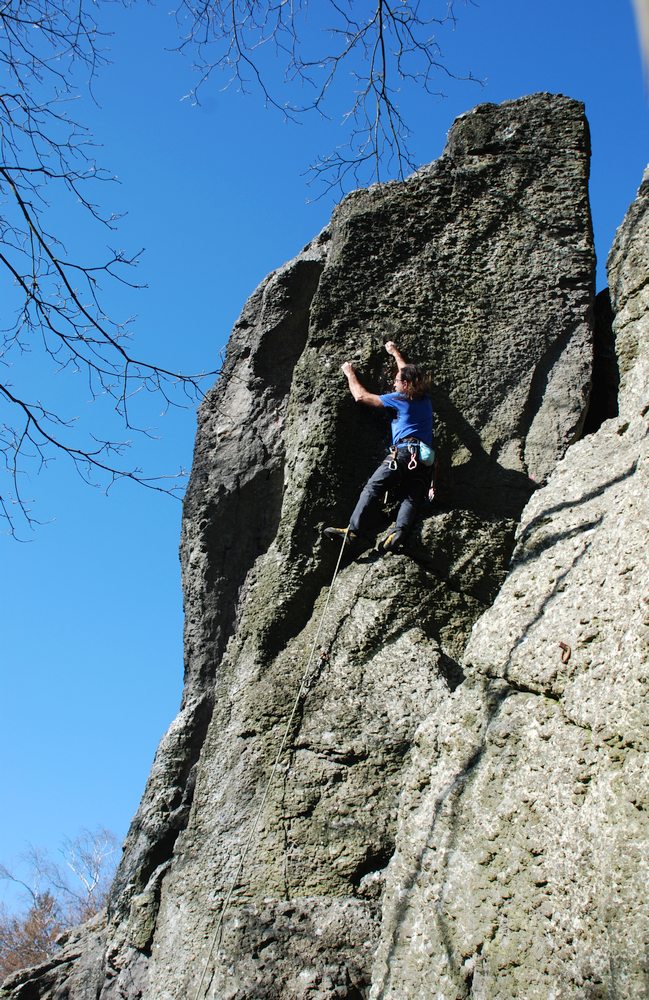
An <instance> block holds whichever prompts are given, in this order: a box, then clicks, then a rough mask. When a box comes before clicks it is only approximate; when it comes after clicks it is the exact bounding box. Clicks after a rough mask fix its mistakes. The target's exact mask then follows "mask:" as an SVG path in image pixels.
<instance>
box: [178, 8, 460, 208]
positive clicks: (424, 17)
mask: <svg viewBox="0 0 649 1000" xmlns="http://www.w3.org/2000/svg"><path fill="white" fill-rule="evenodd" d="M465 2H468V3H470V2H472V0H465ZM455 6H456V0H436V2H431V0H318V3H317V4H315V3H309V2H308V0H266V2H260V0H181V3H180V6H179V7H178V9H177V11H176V16H177V19H178V22H179V25H180V28H181V32H182V34H183V40H182V42H181V45H180V48H181V50H185V51H188V50H191V51H192V53H194V54H195V56H196V64H197V70H198V74H199V79H198V83H197V85H196V87H195V88H194V91H193V93H192V97H193V99H194V100H195V101H197V102H199V101H200V95H201V91H202V90H203V88H204V87H205V85H206V83H207V82H208V80H209V79H210V78H211V77H212V75H213V74H214V73H215V72H216V71H218V72H220V73H222V74H225V76H226V81H227V82H226V87H227V86H231V85H233V84H234V85H236V86H237V87H238V88H239V89H240V90H242V91H244V92H247V91H248V90H249V89H250V88H251V87H255V88H257V89H258V90H259V91H261V94H262V96H263V98H264V100H265V102H266V104H267V105H269V106H271V107H273V108H275V109H277V110H280V111H281V112H283V114H284V115H285V116H286V117H287V118H290V119H292V120H296V119H297V118H299V116H300V115H303V114H307V113H309V112H316V113H318V114H320V115H322V116H324V117H327V116H328V113H329V110H328V109H329V105H330V98H331V95H332V91H333V90H334V88H335V86H338V87H344V88H346V89H347V88H348V83H347V80H348V79H351V80H352V88H353V89H352V98H351V103H350V105H349V107H348V110H347V112H346V114H345V115H344V118H343V126H344V128H345V134H346V141H345V143H344V144H342V145H341V147H340V148H337V149H335V150H334V151H333V152H331V153H329V154H327V155H325V156H323V157H321V158H320V159H319V160H317V161H316V162H315V163H314V164H313V165H312V167H311V170H312V172H313V174H314V176H315V177H317V178H319V179H320V180H321V181H323V182H324V187H325V190H329V189H331V188H333V187H335V188H338V189H340V191H341V192H344V191H345V190H346V189H348V188H349V186H350V185H351V184H359V183H368V182H370V181H373V180H374V181H378V182H380V181H382V180H385V179H387V178H389V177H392V178H394V177H398V178H402V177H404V176H405V174H406V173H407V172H409V171H411V170H412V169H414V167H415V166H416V164H415V162H414V157H413V155H412V152H411V148H410V145H409V139H410V133H409V129H408V125H407V122H406V120H405V118H404V117H403V114H402V112H401V110H400V98H401V96H402V94H403V92H404V90H406V89H411V90H420V91H423V92H424V93H426V94H431V95H433V94H437V95H440V96H441V92H440V90H439V86H438V80H439V79H440V78H442V79H443V78H444V77H446V78H450V79H465V80H467V79H469V80H473V79H475V78H474V77H472V75H471V74H470V73H469V74H467V75H465V76H462V77H459V76H457V75H456V74H455V73H453V72H452V71H451V70H450V69H449V68H448V66H447V65H446V64H445V63H444V61H443V58H442V52H441V49H440V46H439V43H438V41H437V33H438V32H439V31H441V30H442V29H444V28H445V27H453V26H454V25H455V21H456V15H455ZM314 39H317V41H314ZM322 39H325V40H324V41H322ZM278 60H279V62H280V64H281V65H282V66H283V81H284V83H283V86H282V91H283V93H287V92H288V93H289V94H290V97H288V98H286V97H282V98H280V97H279V96H278V90H277V89H276V86H277V85H276V84H271V83H270V82H269V81H270V79H271V78H273V77H274V76H276V73H277V61H278ZM476 82H477V81H476ZM287 87H288V91H287ZM305 94H306V95H308V96H307V97H306V99H305Z"/></svg>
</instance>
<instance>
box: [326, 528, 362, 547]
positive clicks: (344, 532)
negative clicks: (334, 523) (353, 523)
mask: <svg viewBox="0 0 649 1000" xmlns="http://www.w3.org/2000/svg"><path fill="white" fill-rule="evenodd" d="M324 533H325V535H326V536H327V538H332V539H333V540H334V542H335V541H338V542H342V540H343V538H344V539H345V542H346V543H347V545H355V544H356V543H357V542H358V533H357V532H356V531H350V530H349V528H325V530H324Z"/></svg>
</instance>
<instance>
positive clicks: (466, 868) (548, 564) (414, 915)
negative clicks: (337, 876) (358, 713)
mask: <svg viewBox="0 0 649 1000" xmlns="http://www.w3.org/2000/svg"><path fill="white" fill-rule="evenodd" d="M608 269H609V281H610V290H611V298H612V305H613V309H614V314H615V322H614V330H615V334H616V341H617V348H618V357H619V361H620V371H621V387H620V399H619V417H617V418H615V419H612V420H609V421H607V422H605V423H604V424H603V426H602V427H601V429H600V430H599V431H598V432H597V433H595V434H593V435H592V436H589V437H587V438H585V439H584V440H582V441H580V442H579V443H578V444H575V445H574V446H573V447H572V448H570V450H569V451H568V453H567V455H566V456H565V458H564V459H563V460H562V461H561V462H560V463H559V464H558V466H557V468H556V470H555V471H554V472H553V473H552V475H551V476H550V479H549V482H548V484H547V486H546V487H545V488H543V489H542V490H540V491H539V492H537V493H536V494H535V495H534V497H533V498H532V499H531V501H530V503H529V504H528V505H527V507H526V508H525V510H524V512H523V516H522V519H521V524H520V527H519V529H518V533H517V544H516V550H515V553H514V558H513V562H512V568H511V570H510V573H509V575H508V577H507V580H506V582H505V584H504V586H503V587H502V589H501V591H500V593H499V595H498V597H497V598H496V601H495V603H494V605H493V607H492V608H491V609H490V610H489V611H487V612H486V613H485V614H484V615H483V616H482V618H481V619H480V620H479V622H478V623H477V624H476V625H475V627H474V629H473V634H472V637H471V640H470V642H469V644H468V646H467V648H466V650H465V654H464V659H463V668H464V670H465V671H466V672H467V674H468V675H469V679H468V680H467V681H466V682H465V683H464V684H463V685H462V686H461V687H460V688H458V689H457V690H456V691H455V693H454V695H453V696H452V697H451V698H450V699H448V700H447V702H446V703H445V704H444V705H443V706H442V707H441V711H440V712H439V713H437V714H436V715H431V716H430V717H429V718H428V719H427V720H426V721H425V723H424V724H423V725H422V726H421V727H420V729H419V731H418V733H417V740H416V743H417V746H416V750H415V752H414V753H413V756H412V767H411V770H410V772H409V774H408V776H407V778H406V779H405V781H404V792H403V796H402V800H401V809H400V819H399V832H398V837H397V845H398V850H397V853H396V855H395V858H394V860H393V862H392V863H391V865H390V869H389V872H388V887H387V891H386V895H385V902H384V912H383V925H382V936H381V945H380V947H379V950H378V955H377V960H376V963H375V968H374V985H373V989H372V992H371V996H372V997H373V998H375V1000H378V998H382V1000H387V998H393V1000H397V998H398V1000H409V998H412V1000H415V998H417V1000H418V998H420V997H425V996H426V997H427V996H431V997H432V996H434V997H438V998H442V997H443V998H444V1000H452V998H464V997H474V998H489V1000H491V998H494V1000H495V998H499V1000H500V998H502V1000H509V998H511V997H525V998H537V997H538V998H539V1000H541V998H543V1000H545V998H547V997H560V998H566V1000H567V998H573V997H574V998H575V1000H576V998H583V997H602V998H603V997H616V998H640V997H645V996H647V995H649V970H648V968H647V961H646V943H647V940H648V937H649V906H648V904H647V893H646V887H647V884H648V879H649V852H648V847H649V768H648V766H647V765H648V763H649V762H648V761H647V750H648V749H649V655H648V654H649V648H648V646H649V571H648V564H647V538H648V536H649V532H648V529H649V507H648V502H647V496H648V493H649V475H648V468H647V414H648V412H649V377H648V376H649V342H648V341H649V339H648V337H647V334H648V333H649V320H648V317H649V182H648V181H647V180H645V182H644V183H643V186H642V188H641V190H640V193H639V197H638V200H637V202H636V203H634V205H633V206H632V207H631V209H630V211H629V213H628V215H627V218H626V220H625V222H624V224H623V226H622V227H621V228H620V230H619V232H618V234H617V238H616V241H615V244H614V247H613V250H612V252H611V255H610V257H609V263H608Z"/></svg>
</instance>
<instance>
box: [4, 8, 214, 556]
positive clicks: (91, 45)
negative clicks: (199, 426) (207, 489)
mask: <svg viewBox="0 0 649 1000" xmlns="http://www.w3.org/2000/svg"><path fill="white" fill-rule="evenodd" d="M98 9H99V8H98V7H97V5H96V4H94V3H92V2H91V0H77V2H74V3H73V2H71V0H6V2H5V3H3V4H1V5H0V68H1V69H2V70H4V74H3V80H5V81H12V85H10V86H6V88H5V92H4V93H0V200H1V204H2V208H1V209H0V211H1V213H2V214H1V216H0V271H1V270H2V269H4V271H5V274H6V275H7V277H8V278H9V282H10V289H11V294H10V296H9V301H10V308H12V310H13V316H12V318H11V319H10V320H9V322H8V323H7V321H5V322H4V323H3V327H2V329H0V367H2V369H3V370H4V373H5V374H4V376H3V377H2V379H1V380H0V454H2V457H3V460H4V461H3V466H2V467H0V474H2V473H3V472H4V474H5V478H4V480H2V479H0V520H2V519H3V520H4V521H5V523H6V525H7V526H8V528H9V530H10V532H11V533H12V534H14V536H15V537H18V535H19V531H20V529H21V527H24V526H25V525H27V526H30V527H31V526H33V525H34V524H36V523H39V522H38V521H37V519H36V517H35V515H34V514H33V512H32V504H31V501H29V500H27V499H26V493H25V490H26V489H27V487H26V485H25V483H26V480H27V478H28V475H29V473H30V471H39V470H40V469H42V468H43V467H45V466H46V465H47V464H48V462H49V461H51V460H52V458H54V457H55V456H56V455H65V456H66V457H67V458H68V459H69V460H70V461H71V462H72V464H73V466H74V467H75V469H76V471H77V472H78V473H79V475H81V477H82V478H83V479H84V480H85V481H86V482H91V483H92V484H93V485H100V486H102V487H103V488H105V489H108V488H110V486H111V485H112V484H113V483H114V482H115V481H116V480H118V479H130V480H132V481H134V482H137V483H140V484H141V485H144V486H146V487H148V488H150V489H154V490H158V491H159V492H164V493H171V494H172V495H175V494H178V493H180V492H181V491H182V486H183V482H182V479H179V478H178V477H177V476H175V477H157V478H154V477H151V476H145V475H144V473H143V472H142V470H141V469H139V468H134V467H129V465H128V464H126V458H125V453H126V449H127V448H128V445H129V442H128V441H120V440H113V439H111V438H110V437H107V436H103V435H102V434H101V433H98V432H97V431H93V429H92V428H88V429H86V430H85V431H84V427H85V421H83V420H82V421H77V420H75V419H71V418H70V417H66V416H65V415H62V414H61V413H60V412H59V411H58V410H57V407H56V406H53V405H48V404H47V403H46V402H41V401H40V400H34V399H33V390H32V388H31V384H32V383H33V381H34V378H33V372H34V370H35V369H37V368H38V367H39V365H40V366H41V369H42V367H43V363H44V362H49V363H50V364H51V366H52V370H53V371H54V372H57V373H62V372H67V373H71V374H76V375H78V376H80V377H81V379H82V380H83V385H84V386H86V387H87V389H88V390H89V392H90V397H91V399H92V400H99V401H103V402H104V403H105V402H110V403H111V405H112V408H113V409H114V410H115V411H116V412H117V414H118V415H119V417H120V418H121V420H122V422H123V425H124V427H125V428H126V429H127V430H128V431H133V430H140V431H141V430H142V429H141V428H138V427H136V426H135V422H134V420H133V419H132V416H131V409H132V401H133V399H134V397H135V396H137V395H138V394H139V393H141V392H143V391H146V393H152V394H154V396H155V397H158V398H160V397H161V398H162V400H163V403H164V407H165V408H168V407H170V406H179V405H183V404H185V403H187V402H195V401H197V400H199V399H200V398H201V397H202V385H203V381H204V379H205V378H206V377H207V376H208V375H214V374H216V373H215V372H206V373H199V374H197V375H186V374H184V373H182V372H176V371H172V370H170V369H168V368H165V367H162V366H160V365H157V364H155V363H153V362H149V361H147V360H143V359H141V358H140V357H138V356H137V355H136V354H135V353H134V352H133V351H132V350H131V348H130V346H129V339H130V336H131V323H130V320H129V319H125V320H121V321H119V320H116V319H114V318H111V317H110V316H109V315H108V312H107V310H106V309H105V306H104V304H103V298H104V295H105V293H106V289H105V287H104V286H108V287H110V286H111V285H113V286H114V285H115V284H116V285H118V286H119V285H124V286H127V287H130V288H141V287H142V285H141V284H140V283H138V282H136V281H135V280H133V279H132V278H131V277H130V273H131V272H132V271H133V269H134V268H135V267H136V266H137V265H138V263H139V260H140V257H141V251H140V252H138V253H134V254H127V253H125V252H124V251H123V250H117V249H109V251H108V254H107V255H106V257H105V258H104V259H103V260H100V261H99V262H89V261H81V260H78V259H74V258H72V257H70V255H69V254H67V253H66V251H65V248H64V246H63V244H62V242H61V239H60V238H59V237H57V236H55V235H54V234H53V233H52V232H50V230H49V227H48V224H47V218H48V213H49V203H50V200H51V199H53V200H55V201H56V202H57V205H59V206H60V205H61V204H62V202H63V200H64V199H65V198H66V197H67V198H68V199H69V204H70V211H77V210H81V211H82V212H85V214H86V215H87V216H89V217H90V218H91V219H93V220H94V221H95V222H97V223H98V224H100V225H101V226H102V227H103V228H104V230H105V231H106V232H108V231H110V230H112V229H114V228H115V225H116V222H117V221H118V216H116V215H111V214H105V213H104V212H103V211H102V209H101V208H100V206H99V204H98V203H97V201H96V200H95V198H94V196H93V193H92V192H93V190H94V191H97V185H101V184H102V183H105V182H106V181H111V180H113V179H114V178H112V176H111V175H110V173H109V172H108V171H106V170H105V169H103V168H101V167H99V166H98V165H97V163H96V161H95V156H94V154H95V145H94V142H93V140H92V137H91V136H90V134H89V132H88V131H87V129H86V128H85V127H84V126H83V125H82V124H81V123H80V122H78V121H76V120H75V119H74V118H73V117H72V116H71V115H70V113H69V108H70V107H71V105H72V103H73V102H74V100H75V99H76V96H77V93H78V90H79V87H80V86H82V85H87V86H88V87H90V88H92V81H93V78H94V75H95V73H96V71H97V69H98V68H99V67H101V65H102V64H103V63H104V62H105V61H106V60H105V56H104V53H103V51H102V48H101V46H102V44H103V41H104V39H105V37H106V36H105V35H104V34H103V33H102V31H101V30H100V28H99V25H98V22H97V20H96V16H95V15H96V13H97V11H98ZM15 379H17V380H18V387H17V386H16V385H15V384H14V380H15ZM143 433H145V434H147V433H148V432H147V431H143ZM80 436H83V437H84V438H85V440H84V441H80ZM179 475H181V476H182V475H183V474H182V473H181V474H179ZM3 483H4V485H2V484H3Z"/></svg>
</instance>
